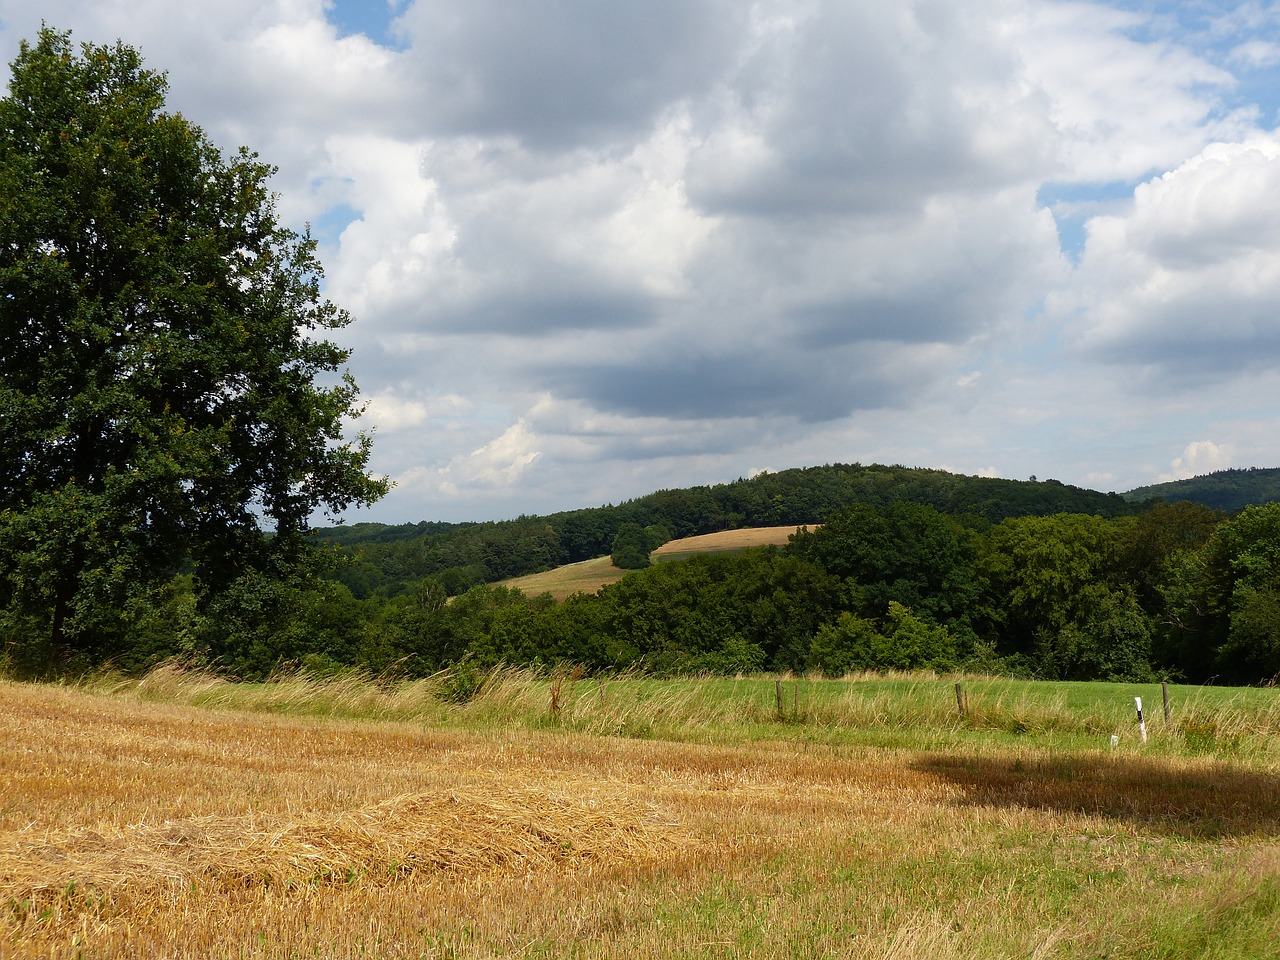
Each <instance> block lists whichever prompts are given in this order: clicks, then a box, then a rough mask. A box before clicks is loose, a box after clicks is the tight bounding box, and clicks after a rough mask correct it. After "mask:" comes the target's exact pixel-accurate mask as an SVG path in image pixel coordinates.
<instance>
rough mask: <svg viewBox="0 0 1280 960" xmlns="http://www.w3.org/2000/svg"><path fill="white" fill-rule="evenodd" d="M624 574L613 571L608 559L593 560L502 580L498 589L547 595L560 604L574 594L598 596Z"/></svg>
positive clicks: (616, 570)
mask: <svg viewBox="0 0 1280 960" xmlns="http://www.w3.org/2000/svg"><path fill="white" fill-rule="evenodd" d="M627 572H628V571H626V570H623V569H622V568H621V567H615V566H614V565H613V561H612V560H611V559H610V558H609V557H596V558H595V559H594V560H582V561H580V562H579V563H570V564H567V565H565V566H563V567H556V569H554V570H547V571H545V572H544V573H530V574H526V575H525V576H523V577H513V578H511V579H510V580H503V581H502V586H504V587H516V588H517V589H519V590H523V591H524V592H525V594H527V595H528V596H530V597H536V596H540V595H541V594H544V593H549V594H551V595H552V596H553V597H555V598H556V600H564V599H565V598H566V597H571V596H573V595H574V594H575V593H598V592H599V591H600V589H601V588H602V587H606V586H608V585H609V584H611V583H617V582H618V581H619V580H621V579H622V578H623V577H625V576H626V575H627Z"/></svg>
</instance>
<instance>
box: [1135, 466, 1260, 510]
mask: <svg viewBox="0 0 1280 960" xmlns="http://www.w3.org/2000/svg"><path fill="white" fill-rule="evenodd" d="M1121 496H1122V497H1123V498H1124V499H1125V500H1127V501H1129V502H1130V503H1140V502H1142V501H1144V500H1152V499H1161V500H1164V501H1165V502H1167V503H1176V502H1178V501H1180V500H1189V501H1190V502H1192V503H1200V504H1203V505H1204V506H1206V507H1210V508H1212V509H1214V510H1222V511H1224V512H1226V513H1236V512H1238V511H1240V510H1243V509H1244V508H1245V507H1248V506H1255V505H1259V504H1263V503H1273V502H1275V501H1280V467H1250V468H1248V469H1244V470H1219V471H1218V472H1217V473H1210V474H1206V475H1204V476H1201V477H1191V478H1190V479H1188V480H1173V481H1171V482H1169V483H1157V484H1152V485H1150V486H1146V487H1137V488H1135V489H1133V490H1130V491H1129V492H1128V493H1124V494H1121Z"/></svg>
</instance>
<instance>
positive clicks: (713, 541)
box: [502, 527, 796, 600]
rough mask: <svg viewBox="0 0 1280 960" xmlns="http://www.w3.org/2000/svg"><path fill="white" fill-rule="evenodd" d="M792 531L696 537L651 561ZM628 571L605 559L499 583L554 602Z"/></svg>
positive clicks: (774, 538)
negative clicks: (540, 595)
mask: <svg viewBox="0 0 1280 960" xmlns="http://www.w3.org/2000/svg"><path fill="white" fill-rule="evenodd" d="M795 532H796V528H795V527H753V528H750V529H747V530H725V531H723V532H722V533H709V534H706V535H704V536H700V537H685V538H683V539H681V540H672V541H670V542H669V543H665V544H663V545H662V546H661V547H659V548H658V549H657V550H655V551H654V552H653V553H652V554H651V556H652V558H653V560H654V561H655V562H659V561H664V560H682V559H684V558H686V557H691V556H693V555H694V554H697V553H737V552H738V551H741V550H746V549H748V548H749V547H764V546H782V545H783V544H785V543H786V542H787V538H788V537H790V536H791V534H793V533H795ZM627 573H628V571H626V570H623V569H621V568H619V567H615V566H614V565H613V561H611V560H610V559H609V558H608V557H597V558H595V559H594V560H583V561H581V562H579V563H570V564H567V565H566V566H563V567H557V568H556V569H555V570H548V571H546V572H545V573H531V574H527V575H526V576H523V577H513V578H512V579H510V580H504V581H502V585H503V586H505V587H517V588H518V589H520V590H523V591H524V592H525V593H526V594H528V595H529V596H531V597H536V596H538V595H539V594H543V593H550V594H551V595H552V596H553V597H555V598H556V599H557V600H563V599H564V598H565V597H569V596H572V595H573V594H575V593H596V592H597V591H598V590H599V589H600V588H601V587H604V586H608V585H609V584H611V583H616V582H617V581H618V580H621V579H622V578H623V577H625V576H626V575H627Z"/></svg>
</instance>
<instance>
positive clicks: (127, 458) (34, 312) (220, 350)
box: [0, 29, 386, 669]
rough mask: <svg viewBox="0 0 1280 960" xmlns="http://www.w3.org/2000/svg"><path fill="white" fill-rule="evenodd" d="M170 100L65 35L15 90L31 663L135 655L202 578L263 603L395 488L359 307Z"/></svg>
mask: <svg viewBox="0 0 1280 960" xmlns="http://www.w3.org/2000/svg"><path fill="white" fill-rule="evenodd" d="M165 93H166V83H165V79H164V76H163V75H162V74H159V73H156V72H154V71H151V70H147V69H145V68H144V67H143V66H142V62H141V59H140V57H139V56H138V54H137V52H136V51H134V50H133V49H131V48H129V47H127V46H125V45H124V44H116V45H115V46H110V47H94V46H89V45H85V46H83V47H82V49H81V50H80V52H79V53H78V54H77V53H76V51H75V50H74V49H73V47H72V44H71V41H70V37H69V35H68V34H64V33H58V32H55V31H53V30H49V29H45V30H42V31H41V33H40V35H39V38H38V40H37V42H36V43H35V44H34V45H31V44H28V43H23V44H22V46H21V49H20V52H19V54H18V57H17V59H16V60H15V61H14V63H13V65H12V79H11V81H10V83H9V88H8V96H7V97H5V98H4V99H3V100H0V410H3V417H0V463H3V464H4V465H5V467H4V470H3V471H0V610H3V611H4V616H3V619H2V620H0V624H2V625H3V628H4V630H5V636H4V643H5V644H6V648H8V649H12V648H14V647H15V646H23V647H24V648H25V650H24V654H23V655H24V657H28V659H37V660H38V659H41V658H47V659H48V660H50V661H55V660H62V661H68V660H70V659H71V658H75V657H82V658H88V659H90V660H100V659H101V658H103V657H104V656H106V655H110V654H112V653H113V652H114V653H118V652H120V648H121V643H122V642H124V640H123V638H125V637H127V635H128V630H129V621H130V619H131V618H130V616H129V614H128V611H130V610H131V609H134V608H136V607H137V605H138V604H139V603H142V602H145V601H146V599H147V598H148V597H149V596H150V595H151V594H152V593H153V592H154V591H155V590H157V589H160V588H161V587H162V585H163V584H165V583H168V582H169V581H170V580H171V579H172V578H173V577H174V576H175V575H176V574H178V573H179V572H182V571H184V570H187V569H190V570H194V572H195V579H194V581H193V583H194V586H195V589H196V591H197V593H198V594H199V595H200V596H201V597H202V598H204V599H205V600H207V601H212V599H213V598H215V597H217V596H218V595H219V594H221V593H222V592H224V591H231V592H232V593H234V594H237V595H241V596H244V597H245V598H246V599H249V598H251V597H253V596H258V595H260V594H261V593H262V591H263V590H266V589H267V588H266V587H265V585H261V584H258V585H256V586H254V587H250V586H248V584H250V583H251V582H254V580H255V578H259V579H260V578H261V577H262V576H264V575H266V573H267V571H271V570H275V569H278V568H279V564H278V563H277V562H276V560H279V559H281V558H283V561H284V562H285V563H286V564H288V563H292V562H293V559H294V558H296V557H297V556H298V554H299V553H300V551H301V545H300V542H299V538H300V537H301V535H302V534H303V533H304V532H305V531H306V529H307V525H308V518H309V517H310V516H311V514H312V513H313V512H314V511H315V510H317V509H320V508H322V509H324V510H326V511H329V512H337V511H340V510H342V509H344V508H345V507H347V506H349V505H351V504H353V503H367V502H370V501H372V500H375V499H377V498H378V497H379V496H380V495H381V494H382V493H384V492H385V490H386V483H385V482H384V481H382V480H378V479H375V478H372V477H369V476H368V475H367V474H366V473H365V465H366V463H367V460H368V456H369V439H368V437H367V436H365V435H359V436H358V437H357V438H356V439H355V440H354V441H346V440H344V439H343V435H344V434H343V431H344V425H345V422H346V421H347V420H348V419H349V418H351V417H353V416H355V415H356V413H357V409H358V408H357V406H356V395H357V391H356V387H355V384H354V382H353V381H352V380H351V379H350V377H349V376H341V377H336V378H335V377H333V376H332V375H333V374H334V373H336V372H338V371H339V370H341V368H342V365H343V363H345V361H346V359H347V355H348V353H347V351H346V350H344V349H342V348H340V347H338V346H336V345H335V344H334V343H332V342H330V341H329V340H326V339H324V333H325V332H326V331H328V330H333V329H338V328H341V327H343V326H345V325H346V324H347V323H348V322H349V319H350V318H349V317H348V315H347V314H346V313H344V312H343V311H341V310H339V309H338V308H337V307H335V306H334V305H333V304H332V303H329V302H328V301H326V300H323V299H321V298H320V296H319V276H320V266H319V264H318V262H317V261H316V259H315V243H314V242H313V241H312V240H311V239H310V238H309V237H307V236H299V235H297V234H295V233H293V232H291V231H289V230H287V229H285V228H284V227H282V226H280V224H279V222H278V220H277V218H276V212H275V201H274V198H273V195H272V194H271V192H270V190H269V188H268V186H267V180H268V178H269V177H270V176H271V174H272V172H273V171H272V169H271V168H270V167H269V166H267V165H265V164H263V163H261V162H259V161H258V159H257V158H256V157H255V156H254V155H253V154H251V153H249V152H247V151H243V150H242V151H241V152H240V153H239V154H237V155H236V156H235V157H233V158H230V159H228V158H225V157H223V156H222V155H221V153H220V152H219V151H218V150H217V148H215V147H214V146H213V144H212V143H211V142H210V141H209V140H208V138H207V137H206V136H205V135H204V133H203V132H202V131H201V130H200V129H199V128H198V127H196V126H194V125H193V124H191V123H190V122H188V121H187V120H186V119H184V118H183V117H182V116H180V115H177V114H169V113H165V112H164V99H165ZM321 382H324V383H329V384H330V385H328V386H322V385H320V384H321ZM263 523H265V524H266V525H268V526H269V528H270V533H271V536H269V537H268V536H266V535H264V533H263V531H262V524H263ZM227 602H228V600H227V599H226V598H223V599H221V600H219V601H218V603H219V604H220V605H219V607H218V609H220V610H223V609H226V603H227ZM135 619H136V618H135ZM255 662H256V660H255ZM255 669H256V668H255Z"/></svg>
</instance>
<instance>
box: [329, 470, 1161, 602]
mask: <svg viewBox="0 0 1280 960" xmlns="http://www.w3.org/2000/svg"><path fill="white" fill-rule="evenodd" d="M903 501H905V502H910V503H918V504H924V505H928V506H931V507H933V508H935V509H937V510H939V511H941V512H943V513H948V514H952V515H957V516H971V517H978V518H982V519H984V520H987V521H990V522H998V521H1000V520H1003V519H1005V518H1007V517H1015V516H1027V515H1048V514H1054V513H1088V514H1096V515H1098V516H1103V517H1116V516H1125V515H1130V514H1133V513H1136V512H1137V511H1138V510H1140V509H1141V506H1140V505H1137V504H1131V503H1128V502H1126V501H1125V500H1124V499H1122V498H1121V497H1118V496H1115V495H1113V494H1103V493H1098V492H1097V491H1094V490H1084V489H1082V488H1080V487H1072V486H1068V485H1066V484H1062V483H1058V482H1057V481H1054V480H1046V481H1043V482H1035V481H1022V480H999V479H992V478H988V477H967V476H961V475H958V474H953V473H947V472H945V471H941V470H924V469H918V468H908V467H899V466H880V465H869V466H864V465H861V464H833V465H827V466H822V467H806V468H798V469H793V470H784V471H781V472H778V473H763V474H759V475H757V476H755V477H752V478H750V479H741V480H736V481H734V482H733V483H727V484H717V485H714V486H701V487H690V488H687V489H679V490H660V491H657V492H655V493H652V494H649V495H648V496H644V497H640V498H638V499H636V500H630V501H627V502H625V503H621V504H617V505H606V506H602V507H595V508H589V509H582V510H571V511H565V512H562V513H555V514H550V515H548V516H545V517H520V518H517V519H515V520H508V521H502V522H495V523H466V524H425V523H424V524H405V525H401V526H383V525H380V524H359V525H356V526H352V527H349V528H348V527H330V528H326V529H321V530H317V531H315V536H316V537H317V538H318V539H319V540H320V541H321V542H324V543H333V544H338V545H341V546H342V547H343V548H344V549H346V550H347V551H349V552H350V553H351V554H352V555H353V556H355V557H356V558H357V561H358V562H356V563H355V564H353V565H351V566H349V567H348V568H346V569H345V570H343V571H342V573H341V574H340V578H341V579H342V582H343V583H345V584H346V585H347V586H348V587H349V588H350V589H351V590H352V592H353V593H355V594H356V596H358V597H361V598H366V597H370V596H373V595H374V594H379V595H383V596H394V595H395V594H397V593H399V592H400V591H402V590H407V589H412V585H413V583H415V582H416V581H417V580H419V579H421V578H422V577H425V576H430V577H434V578H435V579H437V580H439V581H440V582H441V583H442V584H443V585H444V587H445V589H446V591H447V592H448V593H449V594H450V595H451V596H453V595H457V594H461V593H464V592H465V591H466V590H468V589H470V588H471V587H473V586H476V585H478V584H482V583H493V582H496V581H499V580H505V579H508V578H510V577H516V576H521V575H523V574H527V573H538V572H541V571H543V570H551V569H554V568H555V567H558V566H561V565H563V564H566V563H577V562H579V561H581V560H589V559H592V558H594V557H599V556H604V555H606V554H614V553H615V552H617V553H618V555H619V556H620V557H621V558H622V559H623V563H621V564H619V566H624V567H627V568H628V569H634V568H637V567H642V566H644V565H645V564H646V557H647V553H648V552H649V551H650V550H652V546H649V547H648V549H643V548H644V546H645V544H646V543H647V542H648V541H649V540H652V537H653V536H655V535H656V536H659V537H662V536H665V537H668V538H673V539H678V538H681V537H691V536H698V535H700V534H706V533H717V532H720V531H722V530H733V529H740V528H744V527H763V526H802V525H806V524H809V525H816V524H821V523H824V522H826V521H827V520H828V519H829V518H830V517H832V516H833V515H834V514H835V513H836V512H837V511H839V510H842V509H844V508H845V507H848V506H849V505H851V504H863V505H866V506H868V507H884V506H888V505H890V504H893V503H898V502H903ZM636 528H639V529H641V530H646V531H649V532H648V534H647V535H646V537H644V538H640V537H638V536H637V534H636V532H635V531H636ZM620 536H621V540H620V539H619V538H620Z"/></svg>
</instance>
